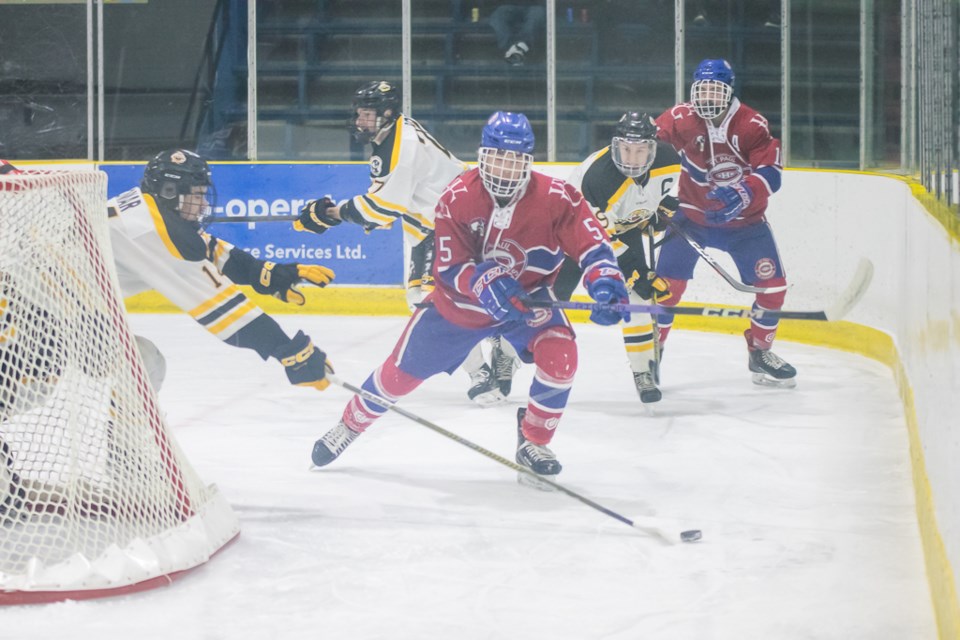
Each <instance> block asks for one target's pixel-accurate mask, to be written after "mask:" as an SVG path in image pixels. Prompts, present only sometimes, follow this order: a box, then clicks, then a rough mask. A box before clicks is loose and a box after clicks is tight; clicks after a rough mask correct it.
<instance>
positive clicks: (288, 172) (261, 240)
mask: <svg viewBox="0 0 960 640" xmlns="http://www.w3.org/2000/svg"><path fill="white" fill-rule="evenodd" d="M143 168H144V165H143V163H138V164H104V165H101V166H100V169H102V170H103V171H104V172H106V173H107V176H108V183H107V184H108V186H107V197H110V198H112V197H114V196H116V195H118V194H120V193H123V192H124V191H126V190H127V189H130V188H132V187H135V186H138V185H139V184H140V179H141V177H142V176H143ZM210 170H211V173H212V175H213V182H214V184H215V185H216V188H217V199H216V202H215V209H214V217H215V218H220V219H222V218H241V217H243V218H246V217H250V216H253V217H263V218H264V219H265V220H266V219H268V218H269V217H270V216H285V217H289V216H291V215H296V214H297V213H299V211H300V207H301V206H303V205H304V204H305V203H306V202H308V201H310V200H313V199H316V198H320V197H322V196H324V195H330V196H332V197H333V199H334V200H337V201H339V200H342V199H344V198H349V197H352V196H355V195H357V194H358V193H365V192H366V190H367V188H368V187H369V185H370V173H369V166H368V165H367V164H366V163H355V164H354V163H351V164H248V163H223V164H218V163H211V165H210ZM207 231H208V232H210V233H211V234H213V235H215V236H217V237H218V238H222V239H224V240H226V241H227V242H230V243H232V244H234V245H236V246H238V247H240V248H242V249H244V250H247V251H249V252H250V253H251V254H252V255H253V256H254V257H257V258H260V259H261V260H273V261H275V262H300V263H308V264H318V263H319V264H323V265H325V266H328V267H330V268H331V269H333V270H334V271H335V272H336V274H337V278H336V284H349V285H381V286H383V285H395V286H399V285H402V284H403V281H404V264H403V237H402V235H401V234H402V230H401V229H400V225H399V224H397V225H394V227H393V228H392V229H378V230H375V231H372V232H370V233H364V231H363V229H361V228H360V227H359V226H357V225H353V224H342V225H340V226H338V227H336V228H334V229H331V230H330V231H327V232H326V233H324V234H323V235H317V234H314V233H309V232H297V231H294V230H293V225H292V223H291V222H290V220H284V221H264V222H247V221H244V222H217V223H214V224H211V225H209V227H208V228H207Z"/></svg>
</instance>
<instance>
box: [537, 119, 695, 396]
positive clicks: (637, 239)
mask: <svg viewBox="0 0 960 640" xmlns="http://www.w3.org/2000/svg"><path fill="white" fill-rule="evenodd" d="M656 135H657V126H656V124H655V123H654V122H653V119H652V118H651V117H650V116H649V115H647V114H645V113H639V112H636V111H629V112H627V113H625V114H623V117H621V118H620V121H619V122H618V123H617V125H616V130H615V133H614V135H613V137H612V139H611V141H610V145H609V146H606V147H604V148H603V149H600V150H599V151H596V152H594V153H592V154H591V155H590V156H589V157H588V158H587V159H586V160H584V161H583V162H582V163H581V164H580V165H579V166H578V167H577V168H576V169H574V171H573V173H572V174H571V176H570V178H568V180H567V181H568V182H570V183H571V184H573V185H574V186H576V187H577V188H578V189H580V191H581V192H582V193H583V195H584V197H585V198H586V200H587V202H589V203H590V206H591V207H592V208H593V210H594V213H595V214H596V216H597V219H598V220H599V221H600V222H601V224H603V226H604V227H605V228H606V230H607V233H609V234H610V237H611V238H612V239H613V247H614V251H615V252H616V253H617V262H618V263H619V266H620V270H621V271H623V274H624V276H626V277H627V279H628V284H629V288H630V298H631V302H632V303H635V304H642V303H643V301H644V300H662V299H665V298H666V297H667V296H669V290H668V287H667V283H666V282H665V281H664V280H663V279H662V278H660V277H659V276H657V274H656V272H655V271H654V269H652V268H651V266H650V262H649V261H648V256H647V255H646V252H645V251H644V241H645V240H647V239H648V238H649V235H648V234H651V233H652V232H655V231H656V232H658V231H662V230H663V229H664V226H665V222H664V220H663V218H664V217H669V216H672V215H673V213H674V212H675V211H676V209H677V199H676V197H675V196H674V195H672V194H671V193H672V191H674V190H675V189H674V187H675V185H676V179H677V176H678V175H679V173H680V166H679V158H678V156H677V154H676V153H675V152H674V151H673V149H672V148H670V147H669V146H667V145H664V146H663V147H662V148H658V146H657V140H656ZM580 275H581V274H580V271H579V269H578V268H577V265H576V264H575V263H573V262H572V261H570V260H567V261H566V262H565V263H564V265H563V267H562V268H561V270H560V274H559V276H558V277H557V283H556V292H557V296H558V297H559V298H560V299H561V300H569V299H570V296H571V295H572V294H573V290H574V289H575V288H576V286H577V283H578V282H579V280H580ZM654 337H655V334H654V324H653V318H652V317H651V316H649V315H645V314H633V317H632V320H631V321H630V322H627V323H624V325H623V343H624V347H625V348H626V351H627V359H628V360H629V362H630V369H631V370H632V372H633V379H634V384H635V386H636V388H637V393H638V394H639V396H640V400H641V402H644V403H650V402H657V401H659V400H660V398H661V393H660V389H659V388H658V387H657V361H658V354H657V348H656V342H655V340H654Z"/></svg>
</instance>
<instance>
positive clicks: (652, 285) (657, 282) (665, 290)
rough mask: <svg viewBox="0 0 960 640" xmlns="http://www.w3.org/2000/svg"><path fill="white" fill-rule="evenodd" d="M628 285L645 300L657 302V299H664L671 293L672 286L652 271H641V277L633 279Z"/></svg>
mask: <svg viewBox="0 0 960 640" xmlns="http://www.w3.org/2000/svg"><path fill="white" fill-rule="evenodd" d="M628 284H630V288H632V289H633V292H634V293H636V294H637V295H638V296H640V297H641V298H643V299H644V300H651V299H653V300H656V298H662V297H664V296H666V295H667V294H669V293H670V286H669V285H668V284H667V281H666V280H664V279H663V278H661V277H660V276H658V275H657V274H656V272H655V271H651V270H650V269H646V270H644V271H640V272H639V275H637V277H636V278H631V280H630V282H629V283H628ZM654 296H656V298H655V297H654Z"/></svg>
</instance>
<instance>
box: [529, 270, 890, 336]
mask: <svg viewBox="0 0 960 640" xmlns="http://www.w3.org/2000/svg"><path fill="white" fill-rule="evenodd" d="M872 279H873V263H872V262H870V261H869V260H868V259H866V258H861V259H860V264H859V265H858V266H857V271H856V273H855V274H854V275H853V280H851V281H850V284H849V285H847V288H846V289H845V290H844V292H843V293H842V294H840V297H839V298H837V299H836V300H835V301H834V302H833V304H831V305H830V306H829V307H827V308H826V309H824V310H822V311H773V310H769V309H729V308H726V307H719V306H716V305H704V306H699V307H693V306H691V307H667V306H663V305H659V304H620V303H615V304H604V303H599V302H564V301H561V300H533V299H531V298H525V299H524V300H523V303H524V304H525V305H527V306H528V307H531V308H541V309H575V310H582V311H594V310H597V311H604V310H610V311H617V312H624V311H628V312H630V313H672V314H676V315H687V316H707V317H712V318H757V319H759V318H780V319H790V320H831V321H832V320H840V319H841V318H843V317H844V316H845V315H847V314H848V313H849V312H850V310H851V309H852V308H853V307H854V305H856V304H857V302H858V301H859V300H860V298H862V297H863V294H864V293H865V292H866V290H867V287H868V286H869V285H870V281H871V280H872Z"/></svg>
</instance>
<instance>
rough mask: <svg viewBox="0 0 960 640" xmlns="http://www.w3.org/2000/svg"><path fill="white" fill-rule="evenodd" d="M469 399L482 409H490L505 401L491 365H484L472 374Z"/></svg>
mask: <svg viewBox="0 0 960 640" xmlns="http://www.w3.org/2000/svg"><path fill="white" fill-rule="evenodd" d="M467 397H468V398H470V399H471V400H473V401H474V402H476V403H477V404H478V405H480V406H481V407H489V406H491V405H495V404H497V403H499V402H502V401H503V399H504V398H503V393H502V392H501V391H500V386H499V384H498V383H497V379H496V377H495V376H494V374H493V370H492V369H491V368H490V365H488V364H486V363H484V365H483V366H482V367H480V368H479V369H477V370H476V371H473V372H471V373H470V390H469V391H467Z"/></svg>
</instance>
